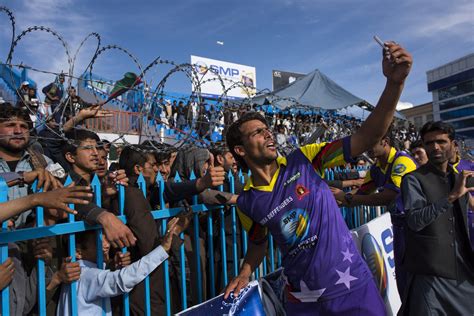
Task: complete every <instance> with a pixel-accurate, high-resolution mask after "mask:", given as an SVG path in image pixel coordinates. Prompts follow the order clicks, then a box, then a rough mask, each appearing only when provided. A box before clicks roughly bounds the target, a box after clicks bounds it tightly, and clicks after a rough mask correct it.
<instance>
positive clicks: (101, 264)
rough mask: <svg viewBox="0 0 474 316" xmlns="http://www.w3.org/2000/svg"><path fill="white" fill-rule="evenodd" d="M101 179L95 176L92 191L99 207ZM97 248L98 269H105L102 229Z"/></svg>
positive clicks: (100, 205)
mask: <svg viewBox="0 0 474 316" xmlns="http://www.w3.org/2000/svg"><path fill="white" fill-rule="evenodd" d="M101 185H102V184H101V183H100V180H99V177H98V176H97V175H96V174H94V177H93V178H92V181H91V187H92V191H93V192H94V202H95V204H96V205H97V206H98V207H102V187H101ZM96 246H97V268H99V269H103V268H104V253H103V247H102V228H99V229H97V230H96ZM105 306H106V305H105V300H104V299H102V315H103V316H105V314H106V311H105V310H106V307H105Z"/></svg>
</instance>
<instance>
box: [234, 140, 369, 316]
mask: <svg viewBox="0 0 474 316" xmlns="http://www.w3.org/2000/svg"><path fill="white" fill-rule="evenodd" d="M349 160H350V137H348V138H345V139H341V140H337V141H334V142H331V143H322V144H311V145H307V146H303V147H301V148H299V149H298V150H295V151H294V152H293V153H291V154H290V155H289V156H288V158H285V157H278V158H277V163H278V169H277V171H276V172H275V174H274V175H273V178H272V180H271V181H270V183H269V185H265V186H256V185H255V184H254V183H253V181H252V177H250V178H249V180H248V181H247V184H246V186H245V188H244V191H243V192H242V193H241V194H240V195H239V198H238V200H237V204H238V207H239V209H238V214H239V217H240V220H241V222H242V226H243V227H244V228H245V229H246V230H247V231H248V232H249V234H248V236H249V239H250V240H251V241H252V242H254V243H260V242H263V241H264V240H265V236H266V230H267V229H268V230H269V231H270V232H271V234H272V236H273V240H274V241H275V242H276V244H277V245H278V248H279V249H280V250H281V252H282V266H283V267H284V273H285V276H286V277H287V282H288V293H287V294H288V296H287V299H288V300H291V301H292V302H313V303H314V302H318V301H322V300H330V299H332V298H335V297H338V296H342V295H345V294H348V293H349V292H354V293H356V292H357V289H359V288H361V287H363V286H365V285H366V284H367V282H372V281H371V279H372V275H371V273H370V271H369V269H368V267H367V265H366V263H365V262H364V260H363V259H362V257H361V256H360V254H359V252H358V251H357V249H356V247H355V245H354V242H353V240H352V237H351V233H350V232H349V229H348V228H347V225H346V223H345V221H344V218H343V217H342V214H341V211H340V209H339V207H338V205H337V203H336V200H335V199H334V196H333V194H332V193H331V191H330V190H329V187H328V186H327V184H326V183H325V182H324V181H323V180H322V175H323V174H324V170H325V169H326V168H329V167H333V166H336V165H343V164H345V162H346V161H349ZM308 308H310V307H308ZM308 312H309V311H308Z"/></svg>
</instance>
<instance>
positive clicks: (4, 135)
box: [0, 103, 61, 227]
mask: <svg viewBox="0 0 474 316" xmlns="http://www.w3.org/2000/svg"><path fill="white" fill-rule="evenodd" d="M31 128H32V123H31V119H30V116H29V115H28V113H27V112H26V111H24V110H22V109H19V108H15V107H13V106H12V105H11V104H8V103H6V104H3V105H2V106H1V107H0V172H16V173H17V174H18V178H19V179H21V180H22V181H20V182H26V183H30V184H31V182H32V181H25V180H28V179H29V178H32V176H33V175H37V177H38V180H39V182H40V183H44V185H41V186H39V187H43V189H44V190H45V191H46V190H48V189H49V188H50V187H53V188H57V187H59V186H61V185H60V183H59V181H58V180H56V179H55V178H54V177H53V176H52V175H51V174H50V173H49V172H48V171H46V170H45V168H46V167H47V166H49V165H52V164H53V162H52V161H51V159H49V158H48V157H46V156H44V155H42V154H40V153H38V152H36V151H34V150H32V149H30V148H29V147H28V144H29V141H30V129H31ZM33 178H34V177H33ZM29 191H30V187H29V185H28V184H25V185H15V186H12V187H10V188H9V189H8V200H10V201H11V200H14V199H17V198H21V197H24V196H27V195H28V194H29ZM30 213H31V211H26V212H23V213H22V214H21V215H19V216H18V218H16V219H15V226H17V227H18V226H22V225H23V224H25V222H26V218H27V217H28V215H29V214H30Z"/></svg>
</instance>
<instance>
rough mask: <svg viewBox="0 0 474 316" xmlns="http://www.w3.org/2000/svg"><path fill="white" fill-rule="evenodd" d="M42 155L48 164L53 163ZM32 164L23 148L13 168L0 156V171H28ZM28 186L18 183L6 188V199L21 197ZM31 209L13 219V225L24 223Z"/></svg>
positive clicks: (30, 169)
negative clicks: (21, 154) (21, 185)
mask: <svg viewBox="0 0 474 316" xmlns="http://www.w3.org/2000/svg"><path fill="white" fill-rule="evenodd" d="M43 157H44V158H45V159H46V162H47V163H48V166H49V165H52V164H53V161H52V160H51V159H49V158H48V157H47V156H44V155H43ZM32 170H33V168H32V165H31V163H30V154H29V153H28V152H27V151H26V150H25V151H24V153H23V156H21V158H20V160H19V161H18V164H17V165H16V168H15V170H10V167H9V166H8V163H7V162H6V161H5V160H4V159H3V158H0V173H2V172H12V171H14V172H20V171H23V172H28V171H32ZM29 189H30V186H29V185H28V184H25V185H24V186H23V187H20V186H19V185H14V186H11V187H9V188H8V200H9V201H12V200H15V199H18V198H22V197H25V196H27V195H28V192H29ZM30 213H31V210H28V211H25V212H23V213H21V214H20V215H19V216H18V217H17V218H16V220H15V227H19V226H22V225H24V224H25V223H26V218H27V217H28V215H30Z"/></svg>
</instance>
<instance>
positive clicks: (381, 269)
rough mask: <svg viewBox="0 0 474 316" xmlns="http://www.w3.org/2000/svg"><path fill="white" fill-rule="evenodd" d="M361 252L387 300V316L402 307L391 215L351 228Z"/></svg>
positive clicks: (385, 300) (394, 313) (387, 214)
mask: <svg viewBox="0 0 474 316" xmlns="http://www.w3.org/2000/svg"><path fill="white" fill-rule="evenodd" d="M352 236H353V238H354V242H355V243H356V245H357V247H358V249H359V251H360V254H361V255H362V257H363V258H364V259H365V261H366V262H367V265H368V266H369V269H370V271H372V274H373V275H374V277H375V281H376V283H377V287H378V288H379V290H380V294H381V295H382V298H383V299H384V302H385V306H386V309H387V315H396V314H397V312H398V310H399V309H400V306H401V301H400V297H399V295H398V290H397V282H396V280H395V257H394V252H393V229H392V221H391V219H390V214H389V213H385V214H383V215H382V216H379V217H377V218H376V219H374V220H372V221H370V222H368V223H367V224H365V225H362V226H360V227H358V228H356V229H354V230H352Z"/></svg>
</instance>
